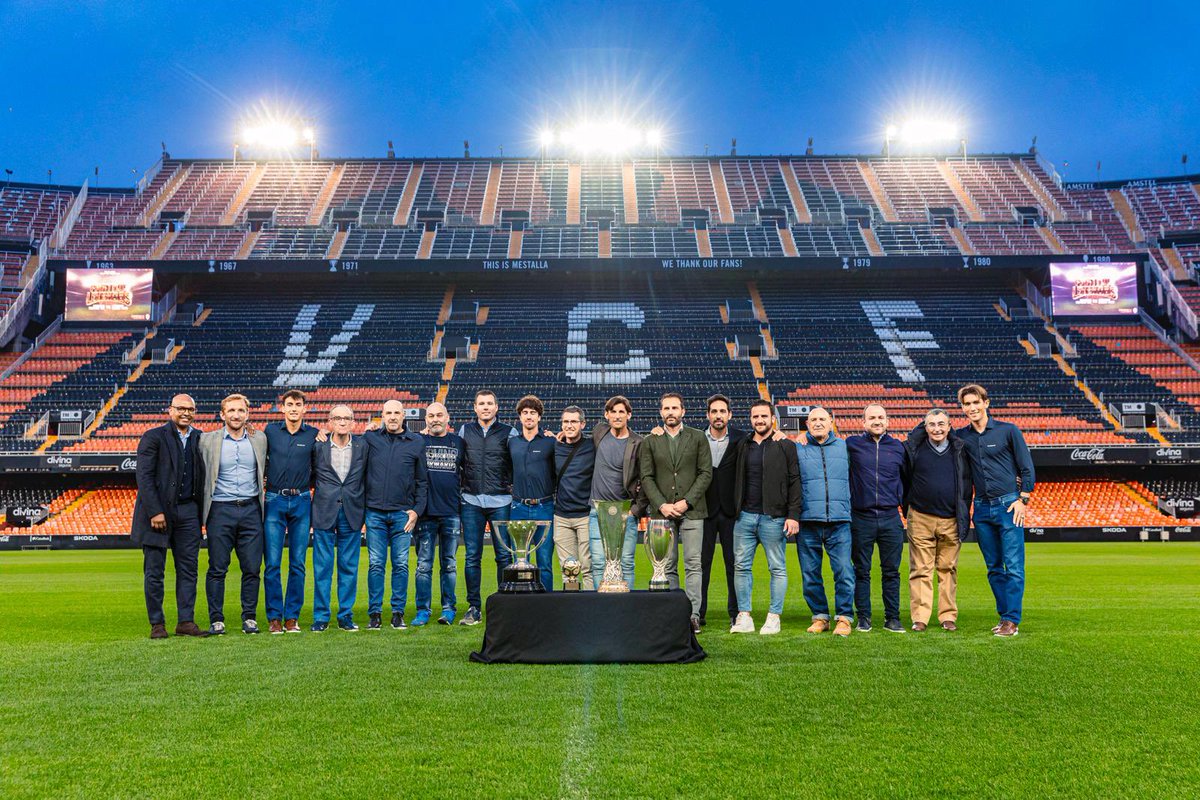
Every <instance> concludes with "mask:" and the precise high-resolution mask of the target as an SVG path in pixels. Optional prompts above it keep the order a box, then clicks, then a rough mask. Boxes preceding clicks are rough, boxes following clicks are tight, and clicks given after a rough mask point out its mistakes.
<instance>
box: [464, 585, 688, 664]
mask: <svg viewBox="0 0 1200 800" xmlns="http://www.w3.org/2000/svg"><path fill="white" fill-rule="evenodd" d="M486 612H487V613H486V617H485V619H486V622H487V627H486V628H485V629H484V633H483V649H482V650H481V651H480V652H478V653H472V654H471V660H472V661H480V662H483V663H485V664H497V663H521V664H613V663H641V664H688V663H691V662H693V661H699V660H700V659H702V658H704V656H705V655H706V653H705V652H704V649H703V648H702V647H700V643H699V642H698V641H696V637H695V635H694V634H693V633H692V626H691V622H690V620H691V616H692V606H691V603H689V602H688V599H687V595H685V594H684V593H683V592H681V591H674V592H629V593H625V594H601V593H599V592H547V593H545V594H500V593H496V594H493V595H492V596H491V597H489V598H488V599H487V607H486Z"/></svg>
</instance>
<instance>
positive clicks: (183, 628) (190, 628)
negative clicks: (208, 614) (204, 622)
mask: <svg viewBox="0 0 1200 800" xmlns="http://www.w3.org/2000/svg"><path fill="white" fill-rule="evenodd" d="M175 635H176V636H204V635H205V634H204V631H202V630H200V626H199V625H197V624H196V623H194V622H192V621H191V620H188V621H187V622H181V623H179V624H178V625H176V626H175Z"/></svg>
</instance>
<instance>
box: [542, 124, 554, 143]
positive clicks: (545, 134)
mask: <svg viewBox="0 0 1200 800" xmlns="http://www.w3.org/2000/svg"><path fill="white" fill-rule="evenodd" d="M538 140H539V141H540V142H541V143H542V147H549V146H550V145H552V144H554V131H552V130H550V129H549V128H546V129H544V130H543V131H542V132H541V133H540V134H538Z"/></svg>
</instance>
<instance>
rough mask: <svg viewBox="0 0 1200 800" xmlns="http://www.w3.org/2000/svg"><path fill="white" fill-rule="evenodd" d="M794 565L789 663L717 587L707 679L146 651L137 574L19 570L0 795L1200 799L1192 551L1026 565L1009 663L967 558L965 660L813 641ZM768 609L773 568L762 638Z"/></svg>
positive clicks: (1090, 551)
mask: <svg viewBox="0 0 1200 800" xmlns="http://www.w3.org/2000/svg"><path fill="white" fill-rule="evenodd" d="M485 556H490V553H488V554H485ZM795 559H796V556H795V552H794V549H790V550H789V552H788V570H789V578H790V583H789V587H788V596H787V604H786V607H785V611H784V616H783V632H782V633H781V634H780V635H778V636H774V637H764V636H759V635H757V634H754V635H748V634H742V635H731V634H729V633H728V632H727V628H726V627H725V625H726V623H725V613H724V605H725V587H724V585H723V580H722V579H721V577H720V571H719V567H718V574H717V577H716V580H714V583H713V590H712V596H711V598H710V611H709V615H708V617H709V625H708V628H707V629H706V631H705V632H704V633H703V634H702V636H701V641H702V643H703V644H704V646H705V648H706V649H707V650H708V652H709V658H708V659H707V660H706V661H704V662H702V663H699V664H695V665H688V666H640V665H639V666H624V665H611V666H523V665H493V666H489V665H480V664H471V663H469V662H468V661H467V654H468V653H469V652H470V651H471V650H473V649H477V648H478V646H479V644H480V641H481V638H482V633H483V629H482V627H477V628H464V627H460V626H458V625H455V626H453V627H451V628H447V627H445V626H439V625H431V626H430V627H429V628H426V629H423V630H414V629H409V630H408V631H404V632H401V631H393V630H391V629H390V628H388V629H385V630H384V631H383V632H381V633H368V632H366V631H365V630H364V631H361V632H359V633H354V634H347V633H343V632H341V631H337V630H335V629H331V630H330V631H329V632H327V633H324V634H320V635H317V634H312V633H309V632H308V631H307V626H308V624H309V622H311V612H310V611H309V610H308V609H306V610H305V612H304V614H303V615H302V622H303V623H304V625H305V628H306V631H305V633H304V634H303V635H299V636H297V635H290V636H269V635H266V634H262V635H259V636H256V637H250V636H244V635H243V634H241V633H239V632H237V630H236V626H235V625H234V624H231V632H230V633H229V634H228V635H227V636H225V637H223V638H220V639H208V640H193V639H186V638H183V637H175V636H172V637H171V638H170V639H168V640H167V641H165V642H151V641H150V640H149V639H148V638H146V637H147V634H148V632H149V628H148V625H147V624H146V621H145V611H144V608H143V605H142V591H141V573H140V568H141V556H140V554H138V553H136V552H128V551H125V552H53V553H47V552H38V553H3V554H0V796H3V797H5V798H10V797H105V798H107V797H154V798H168V797H181V798H193V797H221V798H230V797H261V796H287V797H310V798H316V797H327V796H338V797H359V796H367V795H376V796H379V795H384V796H405V797H459V798H465V797H480V796H490V797H597V798H611V797H678V796H689V797H691V796H699V797H750V796H768V795H769V796H774V797H791V796H802V795H816V796H840V797H850V796H862V797H878V796H912V797H917V796H921V797H928V796H942V797H946V796H969V797H1038V798H1044V797H1049V796H1075V797H1118V796H1124V797H1168V796H1172V797H1196V796H1200V766H1198V765H1200V758H1198V754H1197V747H1198V746H1200V679H1198V677H1197V676H1198V675H1200V668H1198V666H1197V665H1198V664H1200V545H1196V544H1185V543H1172V544H1166V545H1163V544H1048V543H1047V544H1036V545H1031V546H1030V547H1029V548H1028V561H1029V564H1028V572H1029V589H1028V592H1027V594H1026V614H1025V620H1024V622H1023V623H1022V625H1021V635H1020V636H1019V637H1018V638H1016V639H1014V640H1000V639H996V638H995V637H993V636H991V635H990V633H989V630H988V629H989V628H990V627H991V625H993V624H994V623H995V621H996V620H995V614H994V611H993V606H992V601H991V595H990V592H989V591H988V587H987V583H986V580H985V576H984V571H983V567H982V563H981V559H980V557H979V551H978V549H977V548H976V547H975V546H974V545H970V546H967V547H965V548H964V550H963V553H962V557H961V559H960V578H959V607H960V618H959V625H960V630H959V632H958V633H955V634H947V633H945V632H943V631H941V630H931V631H928V632H926V633H924V634H914V633H911V632H910V633H908V634H906V635H903V636H900V635H895V634H891V633H887V632H885V631H883V630H882V627H881V626H880V625H879V624H878V623H879V622H882V613H881V610H877V611H876V613H875V618H876V622H877V624H876V628H875V631H874V632H872V633H870V634H860V633H855V634H853V635H852V636H851V637H850V638H849V639H848V640H845V641H843V640H838V639H835V638H834V637H833V636H831V635H828V634H826V635H822V636H816V637H814V636H810V635H808V634H806V633H804V628H805V627H806V626H807V624H808V613H807V609H806V608H805V607H804V604H803V600H802V598H801V595H800V572H799V567H798V565H797V562H796V560H795ZM719 563H720V562H719V561H718V565H719ZM362 566H363V575H362V578H361V579H360V582H359V600H360V602H359V606H358V608H357V613H356V618H357V620H358V621H359V623H360V624H361V623H364V622H365V621H366V613H365V603H366V580H365V569H366V555H365V552H364V554H363V559H362ZM204 569H205V562H204V557H203V556H202V557H201V576H203V571H204ZM285 574H286V569H285ZM876 574H877V573H876ZM309 575H310V578H311V570H310V572H309ZM458 575H459V597H460V598H462V597H463V595H464V593H463V589H464V587H463V583H462V581H463V573H462V570H461V566H460V570H459V573H458ZM647 575H648V570H647V565H646V564H645V563H644V561H643V562H640V563H639V585H643V584H644V583H645V580H646V577H647ZM484 579H485V594H486V592H488V591H491V589H492V587H494V585H495V570H494V569H493V568H492V567H491V565H490V564H488V563H486V562H485V564H484ZM172 581H173V576H172V575H170V574H168V579H167V586H168V609H167V618H168V628H169V629H173V628H174V623H175V617H174V609H173V608H172V607H171V606H170V603H171V599H170V594H171V590H170V587H171V583H172ZM434 584H435V598H434V608H435V610H436V609H437V608H438V607H439V604H438V600H437V596H436V595H437V590H436V584H437V582H436V578H435V581H434ZM237 586H238V575H237V573H236V568H235V570H234V571H231V573H230V575H229V580H228V584H227V587H228V590H229V594H228V599H227V601H226V611H227V612H228V613H229V618H230V620H236V619H237V612H236V609H237V597H236V595H237ZM826 586H827V588H828V589H829V590H830V591H832V580H831V579H829V578H827V580H826ZM766 592H767V575H766V569H765V563H764V562H763V560H762V558H761V556H760V559H759V562H758V564H757V569H756V581H755V620H756V622H757V623H759V624H761V623H762V620H763V617H764V615H765V611H766ZM200 593H201V600H200V603H199V607H198V608H197V612H198V617H199V621H201V623H203V620H204V618H205V617H206V610H205V606H204V601H203V599H202V598H203V587H201V589H200ZM309 596H310V597H311V587H310V589H309ZM412 597H413V593H412V590H411V588H410V591H409V608H408V615H407V616H408V618H409V619H411V616H412ZM873 600H874V603H876V604H877V605H878V604H879V589H878V584H876V586H875V591H874V598H873ZM902 603H903V604H904V618H905V621H906V622H907V621H908V613H907V587H905V592H904V596H903V597H902ZM463 610H465V607H464V606H463V604H462V602H460V604H459V611H460V613H461V611H463ZM259 621H260V623H262V624H263V625H264V626H265V619H264V618H263V617H261V616H260V617H259Z"/></svg>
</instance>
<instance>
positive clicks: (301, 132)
mask: <svg viewBox="0 0 1200 800" xmlns="http://www.w3.org/2000/svg"><path fill="white" fill-rule="evenodd" d="M238 135H239V137H240V138H239V139H238V141H237V142H236V144H235V145H234V153H235V157H236V154H237V153H238V152H239V151H241V150H246V151H250V152H251V153H256V154H261V155H265V156H267V157H278V156H287V155H293V154H294V153H295V151H296V150H298V149H299V148H300V147H306V148H308V157H309V159H310V160H311V159H313V158H315V157H316V154H317V131H316V128H314V127H313V125H312V123H311V122H310V121H309V120H306V119H303V118H300V117H291V116H288V115H276V114H273V113H270V112H257V113H254V114H252V115H250V116H248V117H245V118H243V121H242V124H241V126H240V129H239V133H238Z"/></svg>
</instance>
